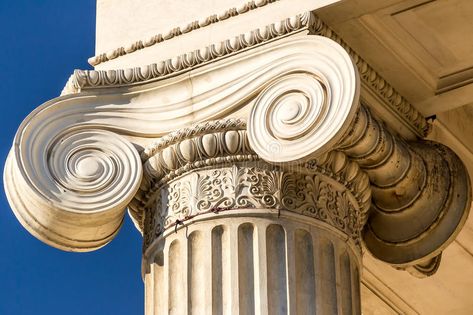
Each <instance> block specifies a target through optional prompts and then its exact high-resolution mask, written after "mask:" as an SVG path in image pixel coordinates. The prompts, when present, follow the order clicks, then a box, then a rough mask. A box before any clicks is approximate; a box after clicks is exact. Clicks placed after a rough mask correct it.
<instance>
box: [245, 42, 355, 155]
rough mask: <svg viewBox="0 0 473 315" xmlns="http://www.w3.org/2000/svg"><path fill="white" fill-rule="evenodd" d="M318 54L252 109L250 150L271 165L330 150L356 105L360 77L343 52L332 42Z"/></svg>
mask: <svg viewBox="0 0 473 315" xmlns="http://www.w3.org/2000/svg"><path fill="white" fill-rule="evenodd" d="M323 46H324V47H323V49H320V51H317V50H316V54H317V55H318V56H317V61H318V62H313V63H312V64H310V65H309V64H308V65H307V67H305V68H304V71H299V72H295V73H288V74H286V75H282V76H281V77H279V78H277V79H275V80H274V81H273V82H272V83H271V84H269V85H268V86H267V87H266V89H265V90H263V91H262V92H261V93H260V94H259V96H258V97H257V99H256V100H255V104H254V106H253V108H252V111H251V113H250V116H249V121H248V135H249V141H250V144H251V146H252V148H253V149H254V150H255V152H256V153H258V155H260V156H261V157H262V158H263V159H265V160H267V161H269V162H300V161H306V160H308V159H310V157H311V156H314V155H320V154H322V153H325V152H327V151H328V150H330V149H332V148H333V145H334V144H335V143H336V142H337V141H339V140H340V135H343V134H344V132H345V130H346V129H347V128H348V127H349V125H350V123H351V121H352V119H353V117H354V115H355V113H356V111H357V109H358V106H359V102H358V99H359V79H358V74H357V72H356V68H355V66H354V64H353V62H352V61H351V59H350V57H349V56H348V55H347V53H346V52H345V51H344V50H343V48H341V46H339V45H338V44H336V43H334V42H331V41H330V42H329V41H327V43H325V45H323Z"/></svg>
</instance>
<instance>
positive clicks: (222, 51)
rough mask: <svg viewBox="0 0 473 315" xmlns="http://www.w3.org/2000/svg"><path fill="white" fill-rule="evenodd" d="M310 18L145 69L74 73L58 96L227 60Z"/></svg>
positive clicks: (302, 25) (305, 24)
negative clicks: (223, 59)
mask: <svg viewBox="0 0 473 315" xmlns="http://www.w3.org/2000/svg"><path fill="white" fill-rule="evenodd" d="M311 19H313V15H312V14H311V13H309V12H306V13H304V14H299V15H296V16H293V17H290V18H287V19H285V20H282V21H280V22H277V23H273V24H270V25H267V26H265V27H261V28H258V29H255V30H253V31H251V32H248V33H245V34H240V35H239V36H236V37H234V38H232V39H228V40H225V41H222V42H220V43H217V44H213V45H211V46H207V47H204V48H202V49H198V50H195V51H192V52H188V53H185V54H182V55H180V56H176V57H175V58H171V59H167V60H163V61H159V62H157V63H153V64H151V65H148V66H143V67H136V68H128V69H120V70H98V71H97V70H75V71H74V74H73V75H72V76H71V77H70V78H69V80H68V82H67V84H66V86H65V87H64V89H63V91H62V95H65V94H71V93H79V92H80V91H82V90H85V89H94V88H103V87H111V86H124V85H131V84H136V83H143V82H146V81H151V80H156V79H164V78H167V77H170V76H175V75H177V74H179V73H183V72H185V71H189V70H190V69H193V68H196V67H199V66H202V65H205V64H208V63H210V62H215V61H217V60H219V59H222V58H226V57H229V56H231V55H233V54H235V53H237V52H240V51H242V50H244V49H248V48H251V47H256V46H258V45H261V44H263V43H266V42H270V41H272V40H274V39H277V38H280V37H283V36H287V35H289V34H292V33H296V32H299V31H302V30H306V29H308V27H309V24H310V21H311Z"/></svg>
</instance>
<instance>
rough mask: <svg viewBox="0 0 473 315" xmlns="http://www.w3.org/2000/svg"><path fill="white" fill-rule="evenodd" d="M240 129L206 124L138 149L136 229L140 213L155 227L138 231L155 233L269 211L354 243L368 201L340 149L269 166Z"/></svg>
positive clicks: (236, 123)
mask: <svg viewBox="0 0 473 315" xmlns="http://www.w3.org/2000/svg"><path fill="white" fill-rule="evenodd" d="M223 126H225V127H226V129H227V130H226V131H221V130H222V129H223V128H222V127H223ZM244 127H245V124H244V123H243V122H242V121H240V120H227V121H216V122H207V123H203V124H200V125H197V126H195V127H194V128H187V129H184V130H181V131H177V132H175V133H172V134H170V135H168V136H166V137H164V138H162V139H161V140H160V141H159V142H158V143H157V144H154V145H152V146H151V147H150V148H148V149H146V150H145V152H147V154H146V157H147V161H146V163H145V181H144V182H143V183H142V186H141V190H140V192H138V193H137V195H136V197H135V200H134V201H133V202H132V204H131V209H132V214H133V216H134V218H135V220H136V221H137V222H138V225H139V226H140V225H142V224H143V223H142V222H143V221H142V220H143V218H142V216H141V215H140V213H147V217H146V219H145V220H150V216H151V217H153V219H152V220H153V222H152V223H150V222H149V221H148V224H152V225H156V224H158V225H159V226H157V227H154V228H149V227H148V228H145V227H142V228H143V230H145V231H147V230H152V231H158V232H157V233H161V232H163V231H164V229H166V228H169V227H171V226H173V225H175V224H176V222H177V223H178V224H179V223H182V222H184V221H186V220H189V219H191V218H193V217H195V216H196V215H200V214H205V213H209V212H221V211H227V210H234V209H239V208H261V209H268V208H269V209H275V210H286V211H292V212H296V213H300V214H304V215H308V216H311V217H315V218H317V219H319V220H321V221H324V222H327V223H329V224H331V225H333V226H334V227H336V228H337V229H340V230H341V231H343V232H344V233H346V234H347V235H349V236H350V237H351V238H352V239H354V240H355V241H358V237H359V231H360V230H361V228H362V226H363V225H364V222H365V221H366V219H367V211H368V209H369V204H370V188H369V181H368V178H367V176H366V175H365V174H364V173H363V172H360V169H359V168H358V166H357V165H356V164H355V163H352V162H349V160H348V159H346V157H345V156H344V155H343V154H342V153H340V152H330V153H327V154H323V155H321V156H320V157H319V158H317V159H312V160H309V161H308V162H307V163H305V164H302V165H299V166H297V167H295V168H287V167H285V166H281V167H277V166H274V165H269V164H267V163H265V162H262V161H258V160H259V157H258V156H256V155H255V154H254V151H253V150H252V149H250V147H249V145H248V140H247V137H246V131H245V130H244ZM232 129H233V130H232ZM151 153H152V154H151ZM209 167H210V169H208V168H209ZM145 183H146V184H145ZM156 207H157V208H156ZM155 216H157V218H154V217H155ZM145 224H146V223H145ZM154 237H156V236H153V237H150V239H153V238H154ZM145 238H146V237H145Z"/></svg>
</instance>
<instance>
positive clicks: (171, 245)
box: [142, 120, 370, 314]
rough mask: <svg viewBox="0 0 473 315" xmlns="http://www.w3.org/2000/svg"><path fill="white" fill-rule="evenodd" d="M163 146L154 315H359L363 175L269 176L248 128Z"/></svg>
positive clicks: (351, 167) (333, 168)
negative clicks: (256, 152) (250, 139)
mask: <svg viewBox="0 0 473 315" xmlns="http://www.w3.org/2000/svg"><path fill="white" fill-rule="evenodd" d="M160 143H161V144H162V145H159V144H158V145H157V148H154V149H153V150H152V151H153V152H154V154H153V155H152V156H149V158H148V160H147V163H146V164H145V166H146V167H145V173H146V174H147V175H146V176H145V177H147V178H149V179H150V182H152V183H153V184H151V185H150V189H149V190H148V199H147V200H146V201H145V202H144V203H143V204H142V207H145V208H147V211H146V213H145V224H144V237H145V243H144V252H145V254H144V259H143V271H144V279H145V287H146V290H147V293H146V310H147V314H360V312H361V310H360V289H359V286H360V272H361V270H360V269H361V243H360V242H361V238H360V237H361V234H360V232H361V229H362V226H363V224H364V222H365V218H366V212H367V210H368V206H369V202H367V201H369V197H370V188H369V181H368V178H367V175H366V174H365V173H363V172H362V171H361V170H360V169H359V167H358V166H357V165H356V164H355V163H353V162H349V161H348V160H347V159H346V157H345V156H344V155H343V154H342V153H335V152H333V153H329V154H326V155H324V156H323V157H321V158H319V159H311V160H309V161H307V162H306V163H303V164H300V165H297V167H294V168H286V167H280V166H275V165H272V164H269V163H267V162H264V161H262V160H261V159H260V158H259V157H258V156H257V155H255V154H254V152H253V150H252V149H251V148H250V146H249V143H248V140H247V136H246V130H245V124H244V123H243V122H242V121H240V120H225V121H216V122H209V123H205V124H201V125H197V126H195V127H193V128H189V129H184V130H182V131H178V132H177V133H174V134H172V135H170V136H167V137H165V138H163V139H162V141H161V142H160Z"/></svg>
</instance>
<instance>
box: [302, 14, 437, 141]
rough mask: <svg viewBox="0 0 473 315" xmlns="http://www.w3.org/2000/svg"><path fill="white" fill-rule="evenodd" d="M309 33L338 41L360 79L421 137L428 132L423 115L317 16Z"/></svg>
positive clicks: (428, 126) (428, 128) (427, 125)
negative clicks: (355, 68)
mask: <svg viewBox="0 0 473 315" xmlns="http://www.w3.org/2000/svg"><path fill="white" fill-rule="evenodd" d="M310 33H311V34H314V35H322V36H325V37H328V38H330V39H332V40H334V41H335V42H337V43H339V44H340V45H341V46H342V47H343V48H344V49H345V50H346V51H347V52H348V54H349V55H350V56H351V57H352V59H353V61H354V62H355V64H356V67H357V68H358V73H359V75H360V78H361V80H362V81H363V83H365V84H366V85H367V86H369V87H370V88H371V89H372V90H373V91H375V92H376V94H378V95H379V96H380V97H381V98H382V99H383V100H385V101H386V103H387V104H389V105H390V106H391V107H392V109H393V110H394V111H395V112H396V114H397V115H399V116H401V117H403V119H404V120H407V121H408V122H409V123H410V125H411V126H412V127H414V131H415V133H416V134H417V135H418V136H419V137H421V138H423V137H426V136H427V135H428V133H429V132H430V129H431V126H430V125H429V123H428V122H427V120H426V119H425V117H424V116H423V115H422V114H421V113H420V112H419V111H418V110H417V109H416V108H415V107H414V106H413V105H412V104H410V103H409V102H408V101H407V100H406V99H405V98H404V97H403V96H402V95H401V94H399V93H398V92H397V91H396V90H395V89H394V88H393V87H392V86H391V85H390V84H389V82H387V81H386V80H385V79H384V78H383V77H381V75H379V73H377V72H376V71H375V70H374V69H373V68H372V67H371V66H370V65H369V64H368V63H367V62H366V61H365V60H364V59H363V58H362V57H361V56H360V55H358V54H357V53H356V51H354V50H353V49H352V48H351V47H350V46H349V45H348V44H347V43H345V42H344V41H343V39H341V38H340V36H338V35H337V33H335V32H334V31H333V30H332V29H330V27H328V26H327V25H326V24H325V23H324V22H323V21H322V20H321V19H320V18H319V17H318V16H314V18H313V19H312V23H311V24H310Z"/></svg>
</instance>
